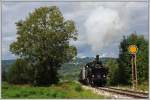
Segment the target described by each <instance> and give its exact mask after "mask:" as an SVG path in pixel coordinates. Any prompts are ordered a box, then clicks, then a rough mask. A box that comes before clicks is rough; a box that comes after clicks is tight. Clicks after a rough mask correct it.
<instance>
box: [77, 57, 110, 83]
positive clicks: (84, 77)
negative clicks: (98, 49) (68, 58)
mask: <svg viewBox="0 0 150 100" xmlns="http://www.w3.org/2000/svg"><path fill="white" fill-rule="evenodd" d="M107 73H108V69H107V68H105V67H104V66H103V65H102V62H101V61H100V59H99V55H96V58H95V60H94V61H92V62H89V63H87V64H86V65H85V66H83V67H82V68H81V72H80V75H79V82H81V83H82V84H86V85H91V86H105V84H106V76H107Z"/></svg>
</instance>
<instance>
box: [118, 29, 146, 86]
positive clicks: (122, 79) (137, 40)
mask: <svg viewBox="0 0 150 100" xmlns="http://www.w3.org/2000/svg"><path fill="white" fill-rule="evenodd" d="M132 44H134V45H137V47H138V52H137V54H136V56H137V75H138V83H141V82H144V81H148V40H147V39H145V38H144V36H143V35H137V34H136V32H135V33H132V34H131V35H130V36H128V37H125V36H124V38H123V40H122V41H121V43H120V51H119V59H118V64H119V69H118V72H119V75H118V78H119V79H118V81H119V83H120V84H131V74H132V72H131V55H130V53H129V52H128V47H129V45H132Z"/></svg>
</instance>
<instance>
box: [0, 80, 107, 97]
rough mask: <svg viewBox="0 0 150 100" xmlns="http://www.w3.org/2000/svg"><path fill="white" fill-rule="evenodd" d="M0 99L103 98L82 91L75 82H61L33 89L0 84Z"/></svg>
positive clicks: (88, 91) (24, 86) (87, 91)
mask: <svg viewBox="0 0 150 100" xmlns="http://www.w3.org/2000/svg"><path fill="white" fill-rule="evenodd" d="M2 98H26V99H28V98H35V99H36V98H39V99H46V98H52V99H54V98H58V99H59V98H69V99H71V98H75V99H82V98H84V99H103V98H104V97H103V96H100V95H97V94H94V93H92V91H90V90H84V89H83V88H82V87H81V86H80V84H78V83H75V82H63V83H59V84H57V85H52V86H49V87H33V86H29V85H10V84H8V83H6V82H3V83H2Z"/></svg>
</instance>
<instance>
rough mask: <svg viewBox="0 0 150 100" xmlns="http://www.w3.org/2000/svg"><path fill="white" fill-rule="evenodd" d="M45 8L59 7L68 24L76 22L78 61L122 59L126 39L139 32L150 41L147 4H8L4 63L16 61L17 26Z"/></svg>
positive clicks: (4, 10)
mask: <svg viewBox="0 0 150 100" xmlns="http://www.w3.org/2000/svg"><path fill="white" fill-rule="evenodd" d="M41 6H58V7H59V8H60V11H61V12H62V14H63V16H64V17H65V19H66V20H69V19H72V20H74V21H75V23H76V26H77V29H78V33H79V36H78V40H77V41H75V42H73V41H71V44H72V45H75V46H76V47H77V49H78V55H77V56H78V57H91V56H92V57H93V56H95V55H96V54H100V56H102V57H118V53H119V47H118V46H119V42H120V40H121V39H122V36H123V35H126V36H128V35H129V34H131V33H132V32H134V31H136V32H137V34H143V35H144V36H145V37H146V38H147V39H148V5H147V2H74V3H72V2H43V3H42V2H5V3H3V4H2V59H15V58H16V56H14V55H13V54H11V52H10V51H9V45H10V44H11V43H12V42H13V41H15V40H16V26H15V22H17V21H18V20H21V19H23V20H24V19H25V18H26V17H28V13H29V12H33V11H34V9H35V8H39V7H41Z"/></svg>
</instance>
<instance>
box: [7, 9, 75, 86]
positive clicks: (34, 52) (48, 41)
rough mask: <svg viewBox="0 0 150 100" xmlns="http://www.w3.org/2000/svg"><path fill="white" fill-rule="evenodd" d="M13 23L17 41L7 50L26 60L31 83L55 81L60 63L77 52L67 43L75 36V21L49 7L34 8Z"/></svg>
mask: <svg viewBox="0 0 150 100" xmlns="http://www.w3.org/2000/svg"><path fill="white" fill-rule="evenodd" d="M16 26H17V41H15V42H13V43H12V44H11V45H10V51H11V52H12V53H14V54H16V55H18V56H20V57H21V58H22V59H24V60H26V61H27V63H28V66H29V69H30V71H29V72H30V73H29V74H30V75H31V78H32V79H31V80H32V83H33V84H35V85H44V84H45V85H46V84H53V83H57V82H58V73H57V70H58V69H59V67H60V66H61V64H63V63H65V62H68V61H69V60H71V59H72V58H73V57H74V56H75V55H76V54H77V51H76V48H75V47H74V46H72V45H70V44H69V42H70V41H71V40H76V39H77V30H76V27H75V23H74V22H73V21H72V20H65V19H64V17H63V15H62V13H61V12H60V10H59V9H58V8H57V7H56V6H51V7H40V8H38V9H35V11H34V12H32V13H29V16H28V17H27V18H26V19H25V20H24V21H23V20H20V21H18V22H17V23H16Z"/></svg>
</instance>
